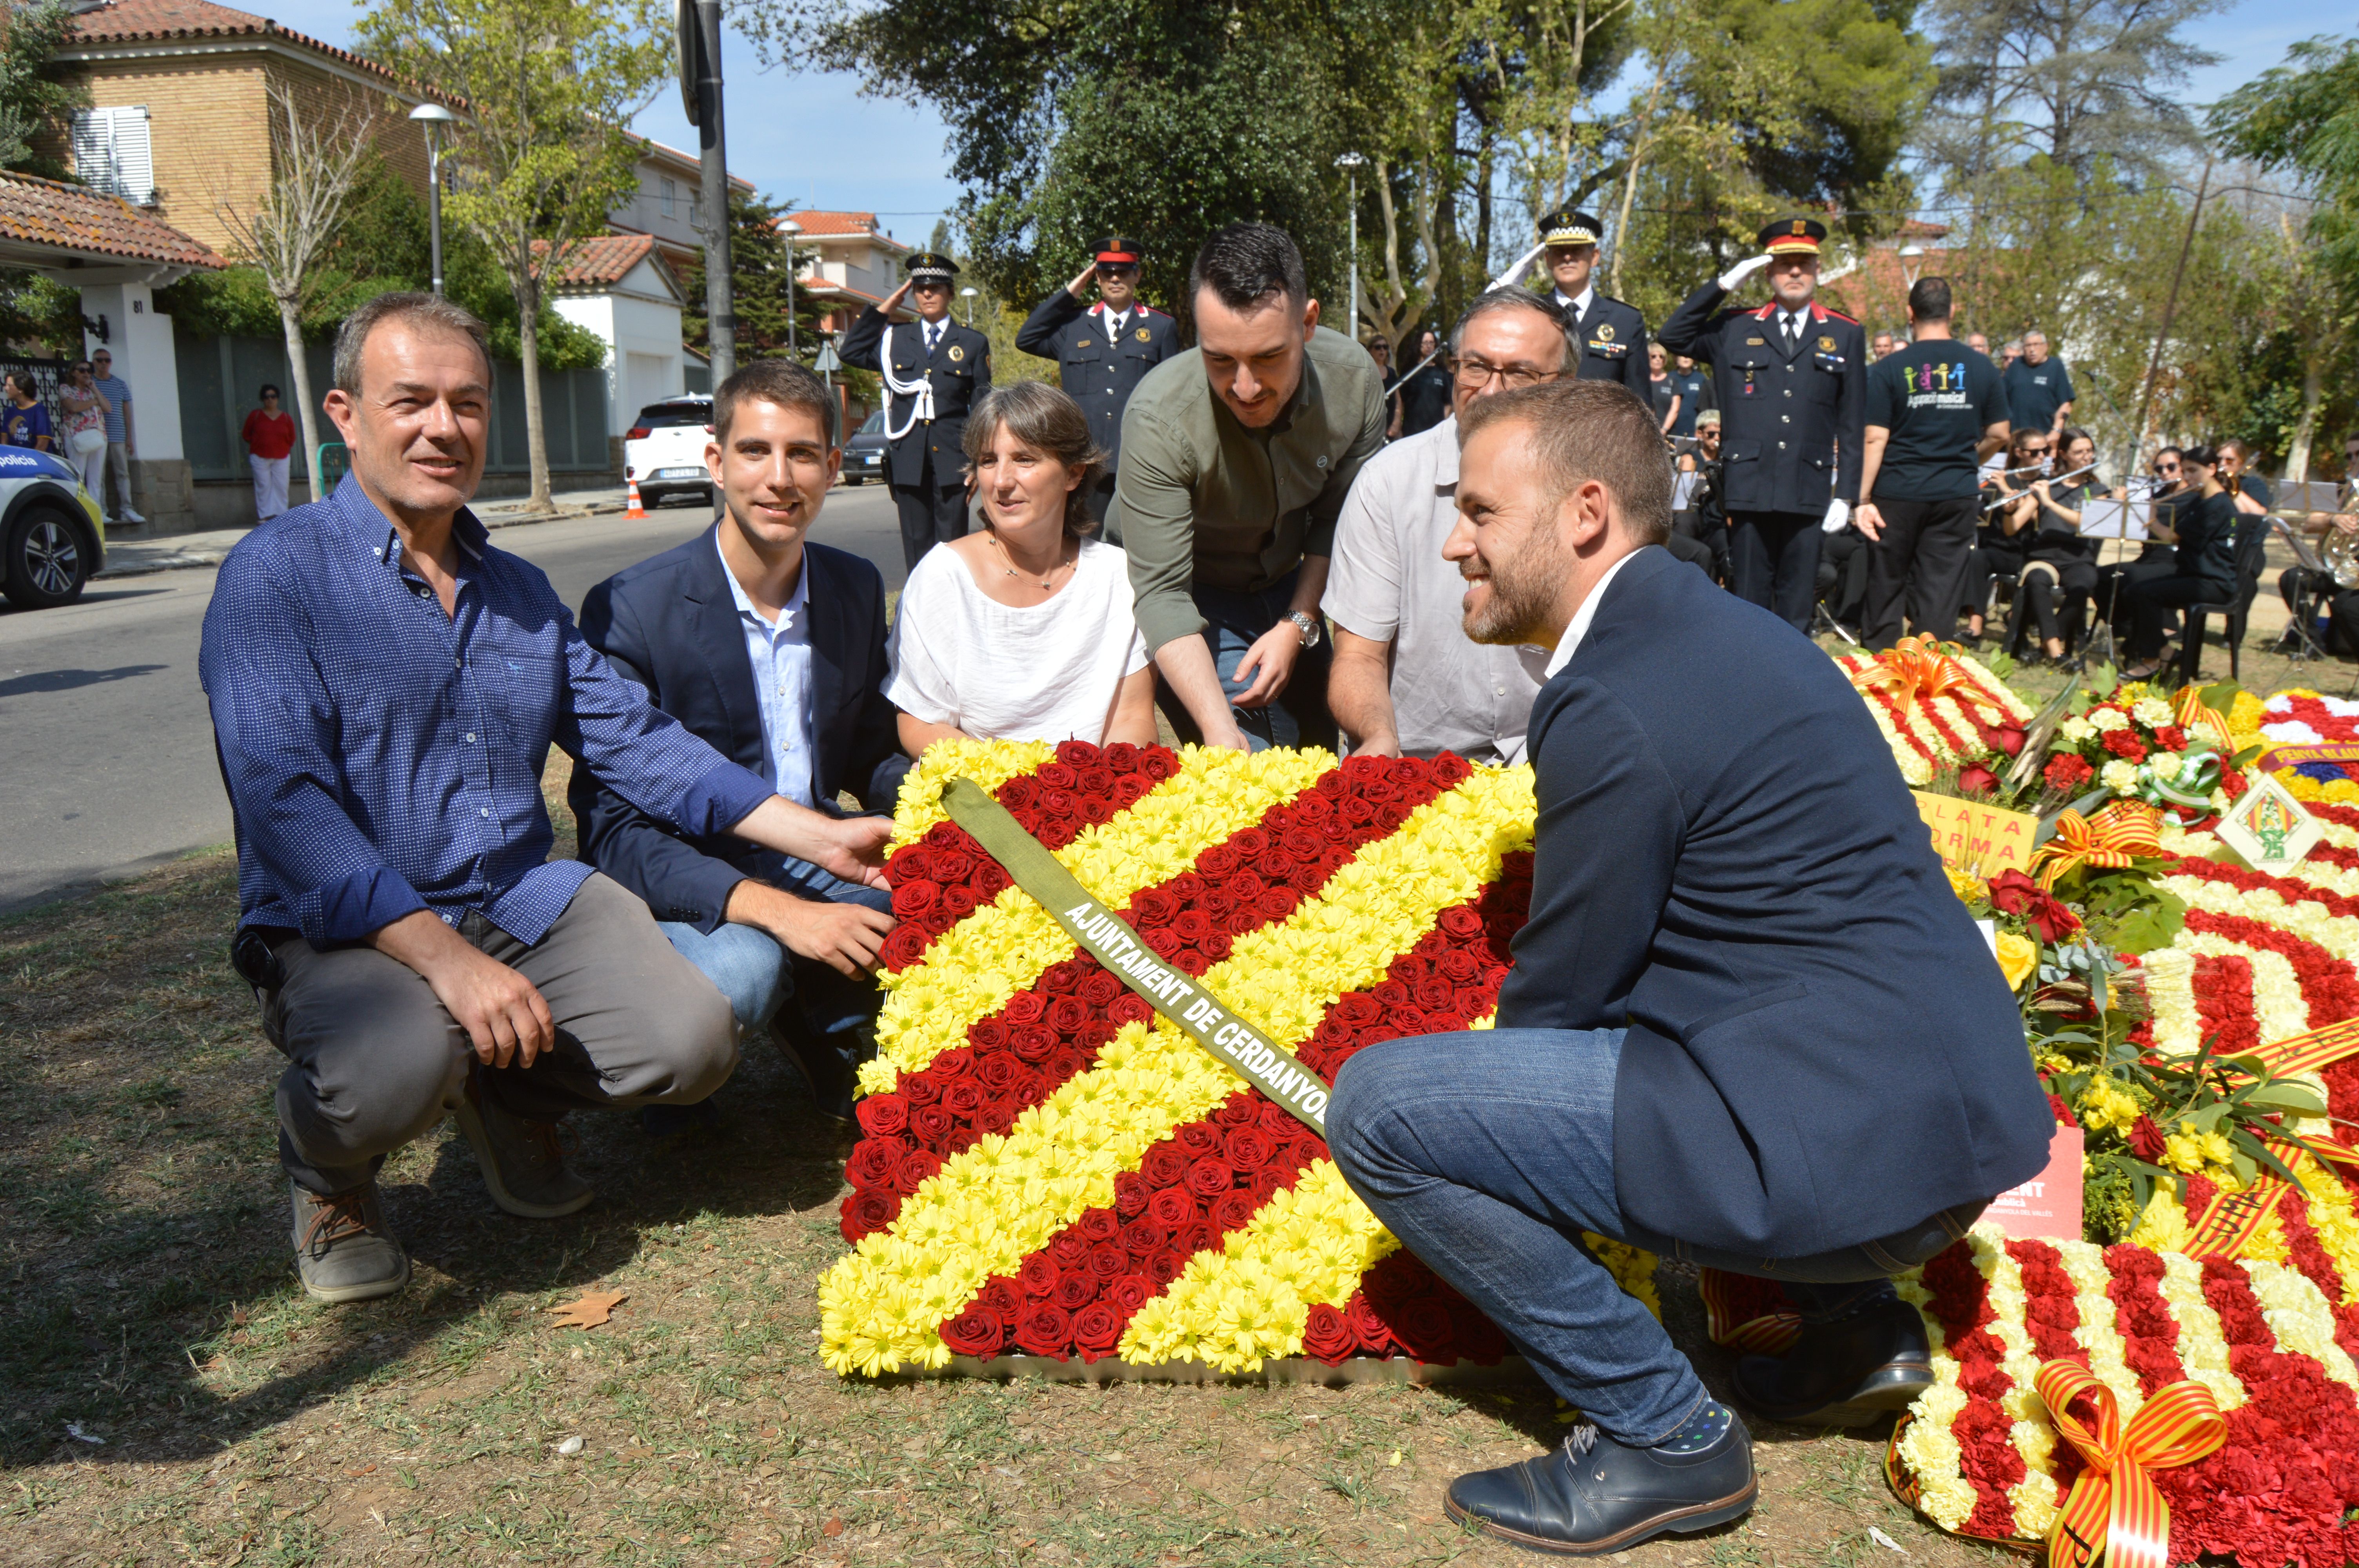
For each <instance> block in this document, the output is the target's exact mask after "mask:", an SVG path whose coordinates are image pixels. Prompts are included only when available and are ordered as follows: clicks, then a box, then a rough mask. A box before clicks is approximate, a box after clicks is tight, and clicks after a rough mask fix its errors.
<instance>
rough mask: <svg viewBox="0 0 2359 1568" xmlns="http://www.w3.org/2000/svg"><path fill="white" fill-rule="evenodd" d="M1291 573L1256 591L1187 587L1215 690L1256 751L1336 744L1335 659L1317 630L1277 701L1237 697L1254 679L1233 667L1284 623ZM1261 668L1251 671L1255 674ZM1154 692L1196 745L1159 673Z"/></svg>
mask: <svg viewBox="0 0 2359 1568" xmlns="http://www.w3.org/2000/svg"><path fill="white" fill-rule="evenodd" d="M1294 579H1295V574H1294V573H1292V572H1288V573H1287V574H1286V576H1285V577H1284V578H1282V579H1279V580H1278V581H1277V582H1275V583H1272V584H1271V585H1270V586H1269V587H1267V588H1266V589H1262V590H1261V591H1260V592H1259V593H1232V592H1230V591H1229V590H1228V589H1222V588H1207V587H1205V586H1203V585H1202V584H1201V583H1200V584H1198V585H1196V586H1195V587H1194V588H1192V589H1190V590H1189V594H1190V597H1191V598H1192V599H1194V600H1195V601H1196V612H1197V613H1198V614H1200V615H1201V616H1202V617H1203V618H1204V620H1205V622H1206V624H1205V627H1204V642H1205V643H1206V645H1207V646H1209V647H1210V648H1211V649H1212V667H1213V669H1214V670H1216V671H1218V672H1219V674H1220V677H1221V689H1222V690H1223V691H1224V692H1226V693H1227V694H1228V696H1229V698H1230V701H1231V703H1232V706H1231V708H1230V709H1229V712H1230V714H1231V715H1232V716H1233V717H1234V719H1236V721H1237V728H1238V729H1240V730H1244V731H1245V741H1246V743H1247V744H1248V745H1250V746H1251V747H1252V748H1253V749H1254V750H1255V751H1256V752H1259V751H1264V750H1266V749H1267V748H1269V747H1271V746H1325V747H1328V748H1329V749H1331V750H1332V748H1333V747H1334V745H1335V719H1334V716H1333V715H1332V714H1331V713H1329V712H1328V711H1327V667H1328V664H1329V662H1330V661H1331V660H1332V657H1333V652H1332V649H1331V648H1330V647H1329V646H1328V641H1327V638H1326V637H1325V636H1324V635H1321V637H1320V639H1319V645H1318V646H1317V647H1315V648H1305V649H1303V650H1302V654H1301V656H1300V657H1299V658H1297V659H1296V660H1295V661H1294V673H1293V676H1291V677H1290V678H1289V679H1288V681H1287V683H1286V689H1285V690H1284V691H1282V692H1280V693H1279V694H1278V697H1277V701H1276V702H1273V703H1271V704H1270V705H1269V706H1268V707H1266V708H1238V707H1235V706H1234V702H1235V699H1236V697H1238V696H1239V694H1241V693H1242V692H1244V690H1245V688H1246V687H1249V686H1251V685H1253V680H1239V679H1238V678H1237V666H1238V665H1241V664H1243V663H1245V654H1247V653H1248V652H1249V651H1251V649H1252V647H1253V645H1254V643H1256V641H1258V640H1259V639H1260V637H1261V636H1262V634H1263V633H1266V632H1267V631H1268V630H1269V629H1270V628H1271V627H1273V626H1275V625H1277V623H1278V622H1281V621H1284V620H1285V619H1286V617H1287V613H1288V610H1289V609H1290V608H1291V607H1292V605H1293V603H1294ZM1260 674H1261V672H1260V671H1259V670H1256V671H1255V672H1254V677H1255V678H1256V679H1258V678H1259V676H1260ZM1156 695H1157V696H1158V697H1159V698H1160V699H1161V700H1162V704H1163V716H1164V717H1165V718H1167V719H1169V720H1171V728H1172V730H1173V731H1174V732H1175V733H1177V734H1178V735H1179V737H1180V739H1181V740H1182V741H1197V742H1199V743H1201V741H1203V739H1204V737H1203V735H1202V734H1201V732H1200V731H1199V730H1198V729H1197V725H1196V718H1195V715H1193V714H1191V713H1190V712H1189V711H1188V708H1187V705H1186V704H1184V703H1182V702H1181V701H1180V699H1179V697H1177V696H1176V695H1175V694H1174V693H1173V692H1172V690H1171V688H1170V687H1169V686H1166V685H1165V684H1164V683H1163V678H1162V676H1161V675H1160V674H1158V676H1156Z"/></svg>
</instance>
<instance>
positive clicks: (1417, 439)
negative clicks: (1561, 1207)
mask: <svg viewBox="0 0 2359 1568" xmlns="http://www.w3.org/2000/svg"><path fill="white" fill-rule="evenodd" d="M1452 336H1453V341H1452V342H1451V363H1452V364H1453V365H1454V366H1455V367H1456V373H1455V375H1454V376H1453V377H1452V382H1453V391H1454V393H1455V399H1454V402H1455V407H1454V408H1453V410H1452V413H1451V417H1450V418H1448V419H1445V420H1443V421H1442V422H1441V423H1440V424H1439V425H1436V426H1435V427H1433V428H1431V429H1430V430H1427V431H1424V432H1422V433H1420V434H1419V435H1416V436H1411V437H1409V438H1407V439H1404V440H1401V441H1397V442H1395V443H1394V444H1393V445H1392V446H1390V447H1387V448H1386V449H1385V450H1384V451H1383V452H1381V453H1379V454H1378V455H1377V456H1375V457H1374V458H1372V459H1370V460H1368V466H1367V467H1365V468H1364V469H1362V470H1360V477H1359V478H1358V479H1357V480H1356V481H1353V485H1352V493H1351V494H1350V495H1349V496H1347V497H1345V498H1344V502H1343V515H1342V516H1341V517H1339V518H1337V519H1336V522H1335V564H1334V568H1333V570H1332V572H1331V573H1330V575H1329V577H1328V579H1327V596H1326V598H1325V600H1323V601H1322V602H1321V609H1323V610H1324V611H1326V613H1327V617H1328V619H1329V620H1331V621H1332V622H1334V623H1335V668H1334V673H1333V674H1332V676H1329V678H1328V687H1327V695H1328V704H1329V706H1330V707H1332V708H1333V709H1334V711H1335V722H1336V723H1337V724H1338V725H1339V726H1341V727H1342V730H1343V734H1344V736H1345V737H1346V738H1347V739H1348V740H1349V741H1350V742H1351V744H1352V749H1353V754H1354V755H1365V756H1375V757H1398V756H1411V757H1430V756H1432V755H1434V754H1435V753H1436V752H1442V751H1450V752H1457V753H1458V754H1459V755H1460V756H1462V757H1465V758H1467V759H1468V760H1470V761H1473V762H1501V763H1514V762H1522V761H1523V760H1524V725H1525V722H1526V720H1527V719H1529V718H1530V717H1531V710H1532V698H1533V697H1536V696H1538V694H1539V678H1538V676H1539V666H1538V661H1535V660H1532V659H1529V658H1527V655H1526V654H1525V653H1524V652H1522V651H1519V650H1517V649H1515V648H1498V647H1486V646H1484V645H1483V644H1482V643H1475V642H1473V641H1472V640H1470V639H1469V638H1468V637H1467V635H1466V633H1465V630H1464V628H1463V627H1462V624H1461V622H1462V616H1463V613H1464V610H1463V605H1462V600H1464V598H1465V594H1466V584H1465V582H1464V581H1463V579H1461V578H1460V577H1459V575H1458V568H1455V567H1453V566H1451V564H1450V563H1449V562H1448V561H1445V560H1443V559H1442V558H1441V546H1442V545H1443V544H1444V543H1445V542H1447V541H1448V539H1449V538H1450V533H1451V529H1452V528H1454V527H1456V526H1457V524H1458V419H1457V415H1458V414H1459V413H1461V412H1462V411H1464V410H1465V409H1466V408H1468V407H1470V406H1473V404H1475V403H1477V402H1479V401H1481V400H1482V399H1484V398H1485V397H1489V396H1491V395H1494V394H1496V393H1500V392H1505V391H1508V390H1510V389H1512V388H1517V387H1525V386H1538V385H1539V384H1541V383H1543V382H1548V381H1555V380H1559V379H1560V378H1561V377H1562V376H1563V374H1564V362H1565V344H1566V336H1565V319H1564V313H1563V311H1562V310H1560V308H1558V307H1557V305H1556V303H1555V302H1554V301H1553V300H1552V299H1550V298H1549V297H1547V296H1545V295H1540V294H1535V293H1533V292H1531V291H1530V290H1529V289H1523V288H1496V289H1493V290H1492V291H1491V292H1489V293H1487V294H1485V295H1484V296H1482V297H1480V298H1479V299H1477V300H1476V301H1475V302H1474V305H1473V308H1471V309H1469V310H1468V311H1467V312H1466V315H1465V317H1464V319H1462V320H1461V321H1460V322H1459V323H1458V330H1457V331H1456V332H1455V333H1454V334H1453V335H1452Z"/></svg>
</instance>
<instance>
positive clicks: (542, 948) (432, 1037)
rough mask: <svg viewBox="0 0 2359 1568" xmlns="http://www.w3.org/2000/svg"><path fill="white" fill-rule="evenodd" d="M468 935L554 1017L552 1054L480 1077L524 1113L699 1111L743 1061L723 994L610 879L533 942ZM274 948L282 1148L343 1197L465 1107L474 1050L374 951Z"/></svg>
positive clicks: (576, 900)
mask: <svg viewBox="0 0 2359 1568" xmlns="http://www.w3.org/2000/svg"><path fill="white" fill-rule="evenodd" d="M459 934H460V935H462V936H464V937H465V938H466V939H467V940H468V941H470V942H472V943H473V944H474V945H475V946H477V947H478V948H480V949H482V951H483V952H484V953H485V954H486V955H488V956H489V957H494V958H496V959H498V960H499V961H500V962H501V963H503V964H506V965H507V966H508V967H509V968H513V969H515V970H516V971H517V972H518V973H520V974H522V975H523V976H524V977H525V978H526V979H528V980H530V981H531V982H532V983H533V984H534V986H536V987H537V988H538V989H539V991H540V994H541V997H542V999H543V1000H546V1001H547V1002H548V1003H549V1015H550V1017H552V1018H553V1019H554V1020H555V1021H556V1023H557V1047H556V1049H555V1050H554V1051H552V1052H549V1053H545V1054H542V1055H540V1056H539V1057H538V1058H536V1059H535V1060H534V1062H533V1065H531V1066H529V1067H518V1066H508V1067H500V1068H491V1067H487V1068H484V1071H483V1088H484V1093H485V1094H486V1095H489V1096H491V1097H492V1098H494V1099H495V1100H496V1101H497V1102H498V1103H499V1104H500V1105H502V1106H504V1107H505V1108H507V1109H508V1110H510V1111H512V1112H514V1113H515V1114H516V1115H517V1116H521V1117H525V1118H527V1119H532V1120H536V1121H554V1120H556V1119H558V1118H560V1117H561V1116H563V1115H564V1114H565V1113H566V1112H567V1111H569V1110H572V1109H575V1108H578V1107H582V1106H593V1107H596V1106H614V1107H624V1106H638V1105H648V1104H677V1105H692V1104H694V1103H695V1102H697V1101H699V1100H701V1099H702V1098H705V1097H706V1096H707V1095H710V1094H711V1093H712V1091H713V1090H714V1089H717V1088H719V1087H721V1086H722V1084H723V1083H724V1082H726V1081H727V1079H728V1077H729V1074H730V1072H731V1071H732V1070H733V1069H734V1067H735V1066H736V1065H737V1032H736V1028H735V1025H734V1021H733V1020H732V1019H731V1017H730V1013H729V1002H728V1000H727V999H726V998H724V997H723V995H722V994H721V993H720V991H718V990H716V989H713V985H712V981H711V980H708V979H705V978H704V976H703V974H702V973H701V971H699V970H698V968H696V966H695V965H693V964H691V963H690V962H689V961H688V960H687V959H685V958H683V957H680V956H679V954H678V953H677V952H675V951H673V949H672V946H671V944H670V943H669V942H668V941H666V940H665V939H664V935H663V933H662V932H660V931H658V930H657V929H656V923H655V919H654V917H653V916H651V915H650V914H648V913H647V905H646V904H645V903H642V902H641V901H640V900H639V898H638V896H637V895H636V894H635V893H632V892H628V891H626V890H625V888H624V887H623V886H622V885H621V884H620V883H618V882H615V881H612V880H610V879H609V878H607V877H605V876H603V875H593V876H592V877H591V878H590V880H589V881H586V882H583V883H582V891H581V892H577V893H575V894H574V895H573V902H572V903H571V904H569V905H567V907H566V911H565V913H564V914H561V915H560V916H558V919H557V924H556V925H552V926H550V927H549V933H548V935H545V936H543V937H542V938H541V939H540V940H539V941H538V942H535V943H532V944H531V945H529V946H527V945H526V944H525V943H522V942H519V941H517V940H516V938H515V937H513V936H511V935H508V934H507V933H506V932H505V931H502V930H501V929H500V928H499V927H498V926H496V925H493V924H492V923H491V922H490V921H488V920H486V919H484V917H483V915H481V914H474V913H472V912H471V913H470V914H468V915H467V917H466V919H465V921H464V923H463V924H462V925H461V926H460V927H459ZM271 950H272V952H274V953H275V954H276V955H277V958H278V961H279V963H280V964H281V965H283V966H284V967H285V968H286V971H287V981H286V984H285V985H283V986H281V987H280V988H279V989H277V990H275V991H271V992H267V993H266V994H265V996H264V999H263V1009H262V1023H263V1032H264V1033H266V1034H267V1035H268V1036H269V1037H270V1043H271V1044H273V1045H276V1046H277V1047H278V1049H279V1051H280V1052H281V1053H282V1054H284V1055H285V1056H286V1057H287V1070H286V1071H285V1072H284V1073H282V1074H280V1075H279V1078H278V1157H279V1160H280V1162H282V1163H284V1164H285V1165H286V1167H287V1171H288V1174H289V1175H291V1176H293V1177H294V1178H295V1180H296V1181H297V1182H298V1183H299V1184H302V1185H303V1186H305V1187H308V1188H310V1190H311V1191H313V1192H315V1193H321V1194H330V1193H340V1192H345V1191H348V1190H350V1189H351V1188H353V1187H356V1186H359V1185H360V1184H362V1183H364V1182H365V1181H367V1180H368V1179H369V1178H370V1177H371V1176H373V1175H375V1173H376V1170H377V1167H378V1166H380V1165H382V1164H383V1163H384V1162H385V1157H386V1155H387V1154H389V1153H391V1152H393V1151H395V1150H396V1149H398V1148H400V1147H401V1146H402V1145H403V1144H405V1143H408V1141H410V1140H412V1139H414V1138H417V1137H419V1135H421V1134H423V1133H424V1132H426V1131H427V1130H429V1129H430V1128H431V1127H433V1125H434V1124H435V1123H436V1122H438V1121H440V1119H442V1116H443V1113H444V1112H445V1111H446V1110H449V1109H450V1108H453V1107H455V1106H456V1105H457V1104H458V1103H459V1098H460V1096H461V1094H462V1092H463V1090H464V1088H465V1085H466V1079H467V1068H468V1065H469V1064H470V1063H472V1062H473V1061H474V1060H475V1054H474V1046H473V1043H472V1042H471V1041H470V1040H469V1039H468V1038H467V1032H466V1031H465V1030H463V1029H462V1028H461V1027H459V1024H458V1022H457V1021H456V1020H455V1019H453V1018H452V1017H451V1015H450V1013H449V1012H447V1011H444V1010H443V1007H442V1004H441V1003H440V1001H438V1000H435V996H434V992H433V990H432V989H430V988H429V986H428V985H427V983H426V981H425V980H424V979H422V978H421V977H420V976H419V974H418V973H417V971H415V970H413V969H411V968H408V966H407V965H405V964H402V963H400V962H398V961H397V960H396V959H393V958H389V957H386V955H384V954H383V953H380V952H378V951H377V950H376V949H375V948H374V947H332V948H330V949H328V950H327V951H325V952H322V951H321V950H320V949H319V948H316V947H314V946H311V944H310V942H309V941H307V940H305V939H304V938H303V937H301V936H289V937H288V938H287V939H286V940H284V941H282V942H279V943H277V945H276V946H273V948H272V949H271Z"/></svg>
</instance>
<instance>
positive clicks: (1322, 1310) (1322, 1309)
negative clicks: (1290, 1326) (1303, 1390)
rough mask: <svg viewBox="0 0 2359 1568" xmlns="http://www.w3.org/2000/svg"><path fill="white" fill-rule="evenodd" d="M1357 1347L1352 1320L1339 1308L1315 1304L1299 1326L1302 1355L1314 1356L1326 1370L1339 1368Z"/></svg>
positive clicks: (1356, 1337) (1357, 1342) (1357, 1337)
mask: <svg viewBox="0 0 2359 1568" xmlns="http://www.w3.org/2000/svg"><path fill="white" fill-rule="evenodd" d="M1359 1347H1360V1342H1359V1336H1357V1335H1355V1334H1353V1332H1352V1321H1351V1319H1349V1318H1347V1317H1345V1316H1344V1315H1343V1312H1342V1310H1341V1309H1340V1308H1336V1307H1332V1306H1329V1305H1328V1304H1327V1303H1325V1302H1319V1303H1314V1304H1313V1305H1312V1306H1311V1308H1310V1316H1308V1317H1307V1318H1305V1319H1304V1320H1303V1324H1302V1353H1303V1354H1304V1355H1306V1356H1314V1357H1318V1358H1319V1359H1320V1360H1321V1361H1324V1362H1326V1363H1327V1365H1329V1366H1330V1367H1336V1366H1341V1365H1342V1364H1343V1362H1344V1361H1345V1360H1346V1359H1348V1358H1349V1357H1350V1356H1351V1354H1352V1353H1353V1351H1354V1350H1357V1349H1358V1348H1359Z"/></svg>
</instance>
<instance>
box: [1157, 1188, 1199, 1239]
mask: <svg viewBox="0 0 2359 1568" xmlns="http://www.w3.org/2000/svg"><path fill="white" fill-rule="evenodd" d="M1200 1212H1201V1211H1200V1210H1199V1209H1198V1208H1197V1207H1196V1200H1195V1199H1193V1198H1191V1197H1190V1196H1189V1195H1188V1193H1187V1190H1186V1189H1185V1188H1183V1187H1166V1188H1164V1189H1163V1190H1162V1191H1161V1192H1159V1193H1157V1194H1156V1195H1155V1196H1154V1197H1152V1198H1150V1199H1148V1200H1147V1218H1149V1219H1151V1220H1153V1221H1154V1222H1155V1223H1156V1224H1158V1225H1159V1226H1162V1227H1165V1228H1166V1229H1168V1230H1177V1229H1179V1228H1180V1227H1181V1226H1183V1225H1186V1224H1187V1223H1188V1222H1189V1221H1190V1220H1192V1219H1194V1218H1196V1217H1197V1216H1198V1214H1199V1213H1200Z"/></svg>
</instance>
